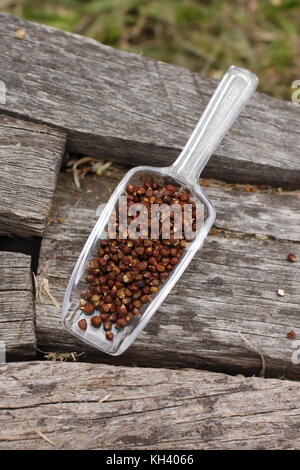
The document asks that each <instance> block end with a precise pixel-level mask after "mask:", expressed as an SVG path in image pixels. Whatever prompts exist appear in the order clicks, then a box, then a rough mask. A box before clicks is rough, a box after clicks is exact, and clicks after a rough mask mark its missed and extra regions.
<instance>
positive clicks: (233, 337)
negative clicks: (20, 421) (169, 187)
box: [36, 175, 300, 378]
mask: <svg viewBox="0 0 300 470" xmlns="http://www.w3.org/2000/svg"><path fill="white" fill-rule="evenodd" d="M68 180H69V178H68V177H67V176H66V175H61V178H60V181H59V185H58V190H57V192H56V195H55V200H54V205H53V217H52V223H51V224H50V225H49V226H48V227H47V231H46V233H45V238H44V240H43V243H42V248H41V258H40V268H39V271H40V275H41V276H45V277H46V278H48V279H49V282H50V287H51V292H52V294H53V295H54V296H55V297H56V298H57V300H58V301H59V302H61V301H62V299H63V295H64V291H65V288H66V286H67V282H68V279H69V276H70V274H71V272H72V269H73V266H74V263H75V261H76V258H77V257H78V255H79V253H80V251H81V249H82V246H83V244H84V242H85V240H86V237H87V236H88V234H89V231H90V230H91V228H92V226H93V224H94V221H95V207H96V206H97V205H98V204H100V203H101V202H103V201H104V200H106V199H107V198H108V196H109V193H110V192H111V190H112V189H113V187H114V186H115V184H116V180H114V179H112V178H108V177H102V178H101V180H100V181H99V180H98V182H97V181H94V182H93V180H92V178H87V179H86V181H85V186H84V188H85V189H87V188H88V191H91V192H89V193H88V194H86V193H85V191H83V192H82V193H80V194H78V193H77V194H78V200H77V201H76V199H74V197H73V196H74V194H73V196H72V193H71V192H70V191H66V190H65V188H66V187H67V186H69V184H68V183H67V181H68ZM213 192H214V193H215V194H217V192H218V191H217V189H213ZM226 194H227V192H226ZM222 195H223V196H224V197H223V196H222ZM259 196H261V197H262V200H264V198H265V197H268V198H272V200H273V198H274V201H275V200H276V203H275V202H274V207H278V211H279V212H280V213H281V214H284V211H283V210H282V207H281V206H280V203H279V200H282V201H283V204H284V205H285V200H284V196H283V195H278V194H274V195H266V194H260V195H259V194H256V195H255V198H256V203H257V206H258V207H259V210H257V211H253V212H252V213H251V211H250V210H249V211H248V212H249V217H248V224H247V223H246V222H245V219H244V218H242V219H241V226H239V218H238V217H236V216H235V219H234V221H233V222H234V223H233V222H232V218H231V215H232V206H233V202H232V201H233V200H234V198H235V197H237V199H238V201H239V202H240V198H241V195H240V194H239V193H238V192H232V193H231V197H232V201H231V205H229V212H228V214H227V218H226V204H225V205H224V206H222V205H221V204H222V201H227V199H226V198H228V195H224V190H221V189H220V190H219V193H218V204H220V207H222V208H223V214H222V221H223V222H222V224H223V225H224V226H226V228H227V229H229V230H234V231H235V232H240V231H243V230H244V229H245V227H247V230H248V233H251V230H252V229H253V230H254V232H252V233H255V231H256V229H257V227H259V226H260V225H261V231H262V232H261V233H267V234H268V235H270V236H274V233H275V235H276V234H279V235H280V238H287V239H288V238H289V232H291V233H292V232H293V228H294V226H293V224H292V220H291V225H290V226H288V225H287V227H286V229H285V230H284V228H283V227H282V228H281V230H279V229H278V227H277V226H276V224H277V223H278V221H277V220H276V219H275V220H274V230H275V232H274V233H273V232H272V231H270V230H271V229H272V224H270V221H269V218H268V217H265V212H266V211H268V210H269V208H265V209H264V208H263V204H262V203H261V201H259ZM282 197H283V199H280V198H282ZM287 197H292V196H288V195H287ZM243 198H244V199H243V204H244V205H243V210H244V213H247V198H249V200H250V203H249V204H250V208H253V204H252V203H253V194H251V193H245V194H244V195H243ZM277 198H279V199H277ZM296 200H298V199H296ZM257 201H258V202H257ZM269 202H271V200H269ZM294 204H296V202H294ZM237 207H239V206H238V205H237ZM240 209H241V208H240ZM57 218H59V219H62V220H63V222H64V223H63V224H61V223H57ZM60 221H61V220H60ZM282 223H287V222H286V221H284V220H283V221H282ZM290 252H296V253H298V254H299V245H298V244H296V243H291V242H281V243H280V242H279V241H277V240H270V239H268V240H259V239H256V238H255V237H251V236H249V235H239V234H237V235H234V236H233V237H232V236H231V237H230V238H228V239H227V238H223V237H222V236H217V237H209V238H208V240H207V241H206V243H205V247H204V249H203V250H201V251H200V252H199V253H198V254H197V255H196V257H195V259H194V261H193V262H192V264H191V265H190V267H189V268H188V270H187V272H186V274H185V275H184V276H183V277H182V279H181V280H180V281H179V282H178V284H177V286H176V287H175V288H174V289H173V291H172V293H171V294H170V295H169V296H168V298H167V300H166V301H165V302H164V304H163V306H162V308H161V309H160V311H159V312H158V313H157V314H156V317H155V318H154V319H153V320H152V321H151V322H150V323H149V325H148V326H147V328H146V330H145V331H144V332H143V334H142V335H141V336H140V338H139V339H138V340H137V341H136V342H135V343H134V345H133V346H131V348H130V349H129V350H128V351H127V352H126V353H125V354H124V355H122V356H121V357H119V358H111V357H109V356H106V355H104V354H101V353H100V352H98V351H96V350H94V349H91V348H88V347H86V346H85V345H84V344H83V343H80V342H78V340H76V339H75V338H73V337H72V336H71V335H70V334H69V333H67V332H66V331H65V330H64V329H63V328H62V326H61V320H60V312H59V310H58V309H57V308H56V307H55V306H54V305H53V303H52V302H51V301H50V300H49V299H47V298H45V299H44V300H43V301H44V304H39V303H37V305H36V312H37V320H36V321H37V334H38V342H39V344H40V346H41V349H43V350H69V351H70V350H76V351H88V354H89V355H88V357H94V358H96V359H97V360H99V361H110V362H112V363H114V364H120V363H123V364H128V363H130V364H132V363H134V364H140V365H148V366H149V365H151V366H153V365H154V366H162V365H168V366H174V365H178V366H185V367H186V366H191V367H197V368H206V369H213V370H221V371H236V372H238V371H244V372H246V373H255V374H258V373H259V371H260V369H261V359H260V357H259V355H258V354H257V353H256V352H254V351H253V350H252V349H251V347H249V345H248V344H247V343H246V342H245V340H244V339H243V338H242V337H241V334H242V335H244V336H245V337H246V339H247V340H249V341H251V343H252V344H253V345H254V346H255V347H256V348H258V349H259V350H260V351H261V352H262V353H263V354H264V356H265V358H266V362H267V375H268V376H278V375H287V376H289V377H298V378H299V377H300V373H299V366H297V365H294V364H292V362H291V358H292V353H293V351H294V349H293V341H291V340H288V339H287V336H286V335H287V332H288V331H290V330H291V329H294V330H295V331H296V332H297V333H298V335H299V333H300V323H299V302H300V296H299V288H298V287H299V278H300V266H299V264H298V263H293V264H292V263H289V262H288V261H287V260H286V257H287V254H288V253H290ZM279 288H283V289H285V291H286V295H285V296H284V297H279V296H278V295H277V290H278V289H279Z"/></svg>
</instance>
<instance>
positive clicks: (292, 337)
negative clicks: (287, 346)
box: [286, 330, 297, 339]
mask: <svg viewBox="0 0 300 470" xmlns="http://www.w3.org/2000/svg"><path fill="white" fill-rule="evenodd" d="M296 336H297V335H296V332H295V331H294V330H291V331H289V332H288V333H287V335H286V337H287V338H288V339H295V338H296Z"/></svg>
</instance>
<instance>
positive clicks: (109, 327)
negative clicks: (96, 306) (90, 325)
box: [103, 320, 112, 331]
mask: <svg viewBox="0 0 300 470" xmlns="http://www.w3.org/2000/svg"><path fill="white" fill-rule="evenodd" d="M111 327H112V322H111V321H110V320H107V321H105V322H104V323H103V328H104V329H105V331H109V330H111Z"/></svg>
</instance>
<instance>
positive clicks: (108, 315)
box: [100, 313, 110, 322]
mask: <svg viewBox="0 0 300 470" xmlns="http://www.w3.org/2000/svg"><path fill="white" fill-rule="evenodd" d="M100 317H101V320H102V321H103V322H105V321H108V320H109V319H110V314H109V313H100Z"/></svg>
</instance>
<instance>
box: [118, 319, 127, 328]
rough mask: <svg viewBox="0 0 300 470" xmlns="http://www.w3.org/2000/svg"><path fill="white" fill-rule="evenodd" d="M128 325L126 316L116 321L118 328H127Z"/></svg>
mask: <svg viewBox="0 0 300 470" xmlns="http://www.w3.org/2000/svg"><path fill="white" fill-rule="evenodd" d="M126 325H127V320H126V318H119V320H117V321H116V327H117V328H125V326H126Z"/></svg>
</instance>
